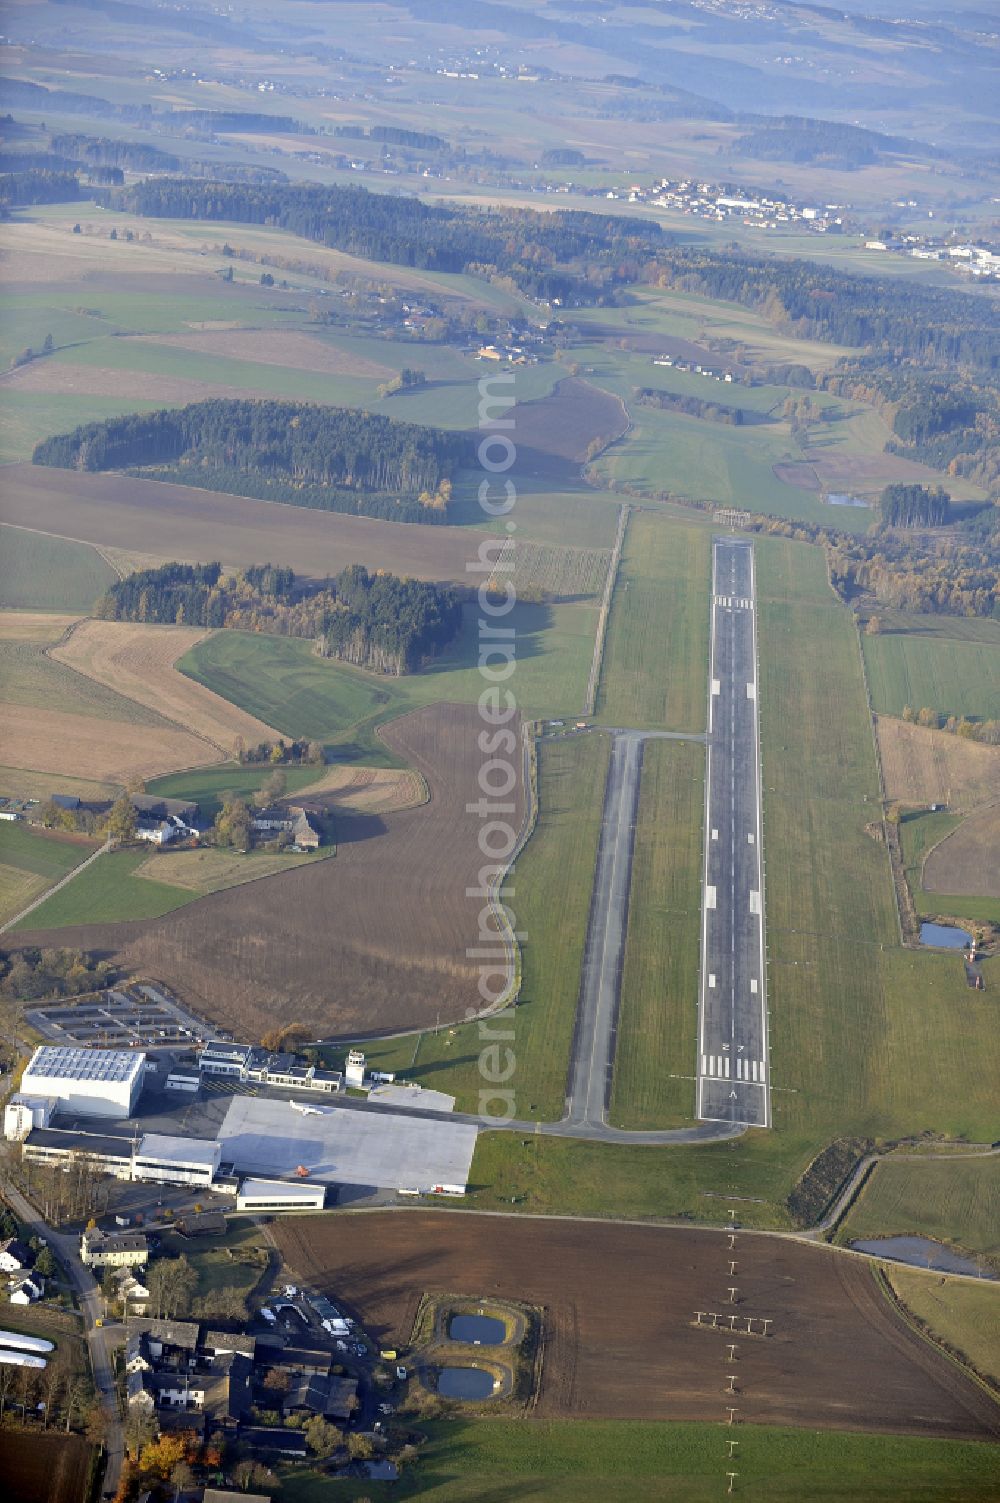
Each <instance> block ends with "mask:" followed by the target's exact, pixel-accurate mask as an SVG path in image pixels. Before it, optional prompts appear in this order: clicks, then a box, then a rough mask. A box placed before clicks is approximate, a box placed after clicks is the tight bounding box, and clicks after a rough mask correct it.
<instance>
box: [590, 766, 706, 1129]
mask: <svg viewBox="0 0 1000 1503" xmlns="http://www.w3.org/2000/svg"><path fill="white" fill-rule="evenodd" d="M704 798H705V750H704V748H703V747H701V746H696V745H691V744H687V743H684V742H679V741H647V743H646V746H645V749H644V753H643V766H642V784H641V787H640V793H639V814H638V820H637V823H636V832H635V852H634V856H633V865H632V888H631V897H630V900H629V917H628V938H627V941H626V946H625V964H624V969H623V974H622V992H621V1007H620V1011H619V1017H618V1043H617V1051H616V1054H615V1068H614V1077H613V1080H612V1094H611V1104H610V1119H611V1121H612V1122H613V1123H614V1124H615V1125H616V1126H617V1127H628V1128H633V1129H634V1128H647V1127H673V1126H676V1125H679V1124H680V1123H682V1122H686V1121H690V1120H691V1119H692V1117H693V1115H694V1086H693V1083H692V1081H691V1080H690V1079H689V1078H685V1079H678V1078H676V1077H678V1076H683V1077H690V1075H691V1073H692V1071H693V1069H694V1062H695V1050H696V1046H697V1006H698V957H699V947H700V933H699V930H700V914H701V906H700V905H701V882H700V875H701V842H702V811H703V807H704Z"/></svg>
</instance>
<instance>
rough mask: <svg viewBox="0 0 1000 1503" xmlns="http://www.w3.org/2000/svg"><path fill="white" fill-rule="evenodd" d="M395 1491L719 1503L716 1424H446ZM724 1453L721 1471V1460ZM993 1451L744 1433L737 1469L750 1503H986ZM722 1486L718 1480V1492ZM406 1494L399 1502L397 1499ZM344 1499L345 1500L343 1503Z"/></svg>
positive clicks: (307, 1474)
mask: <svg viewBox="0 0 1000 1503" xmlns="http://www.w3.org/2000/svg"><path fill="white" fill-rule="evenodd" d="M421 1429H423V1430H426V1431H427V1432H428V1434H429V1441H428V1444H427V1445H426V1446H424V1447H422V1448H421V1450H420V1454H419V1458H418V1460H417V1463H416V1465H415V1467H414V1468H413V1470H412V1471H411V1472H408V1473H407V1474H405V1475H404V1478H403V1479H402V1481H401V1482H398V1483H392V1484H382V1485H381V1486H382V1487H384V1492H383V1491H379V1484H369V1485H368V1487H367V1488H366V1494H367V1495H369V1496H370V1497H371V1498H372V1499H373V1500H377V1503H383V1500H385V1503H388V1500H389V1498H390V1487H391V1488H392V1490H393V1491H392V1494H391V1496H392V1497H402V1498H407V1499H409V1498H411V1497H419V1498H420V1499H421V1500H423V1503H482V1500H483V1499H484V1498H489V1497H490V1496H491V1493H493V1494H494V1495H495V1490H496V1479H497V1477H498V1476H503V1477H504V1478H505V1479H509V1486H510V1488H513V1489H515V1490H516V1491H515V1492H514V1493H513V1495H512V1494H511V1493H510V1492H507V1497H511V1496H513V1497H517V1496H522V1497H530V1499H531V1500H532V1503H715V1500H716V1499H717V1498H718V1496H719V1490H720V1486H721V1485H722V1484H724V1483H725V1476H724V1472H725V1470H726V1467H725V1459H726V1456H727V1454H728V1452H727V1450H726V1447H725V1446H722V1447H721V1448H720V1441H719V1430H718V1426H717V1425H697V1424H666V1423H659V1424H657V1423H650V1422H643V1421H641V1420H615V1421H607V1420H604V1421H602V1420H585V1421H580V1420H532V1421H530V1422H529V1423H525V1422H524V1421H523V1420H517V1421H511V1420H506V1421H505V1420H497V1419H475V1420H471V1421H469V1420H460V1419H459V1420H456V1419H452V1420H446V1421H431V1422H429V1423H426V1424H425V1423H422V1424H421ZM720 1453H721V1458H722V1459H721V1460H720ZM994 1460H995V1457H994V1453H993V1449H992V1447H990V1446H985V1445H981V1444H977V1443H976V1442H974V1441H945V1440H930V1439H920V1438H915V1437H909V1436H905V1437H904V1436H893V1435H860V1434H856V1433H849V1432H844V1431H841V1432H834V1431H816V1432H814V1433H812V1434H810V1433H809V1432H807V1431H804V1430H792V1429H778V1428H775V1427H772V1426H766V1425H746V1426H744V1427H743V1429H742V1432H741V1435H740V1448H739V1468H740V1483H741V1486H742V1488H743V1493H744V1496H745V1497H747V1498H749V1499H753V1500H756V1503H765V1500H766V1503H801V1500H802V1497H803V1489H804V1488H808V1496H809V1499H810V1503H842V1500H843V1499H844V1498H845V1497H849V1498H850V1499H851V1500H852V1503H899V1500H900V1499H901V1498H903V1497H905V1498H908V1499H912V1500H914V1503H918V1500H919V1503H992V1498H993V1493H994V1491H995V1489H994V1484H993V1470H992V1469H993V1462H994ZM720 1479H721V1481H720ZM401 1488H402V1489H403V1491H400V1489H401ZM338 1493H339V1489H337V1485H336V1484H333V1485H332V1486H331V1483H330V1480H329V1478H328V1477H327V1476H326V1475H325V1474H324V1473H321V1472H319V1471H317V1470H314V1469H312V1468H303V1467H297V1468H296V1469H295V1470H294V1471H292V1470H289V1471H288V1472H287V1473H285V1475H284V1476H283V1477H282V1498H283V1499H284V1500H285V1503H325V1500H327V1499H330V1498H337V1497H338ZM343 1496H344V1497H346V1496H347V1495H346V1494H344V1495H343Z"/></svg>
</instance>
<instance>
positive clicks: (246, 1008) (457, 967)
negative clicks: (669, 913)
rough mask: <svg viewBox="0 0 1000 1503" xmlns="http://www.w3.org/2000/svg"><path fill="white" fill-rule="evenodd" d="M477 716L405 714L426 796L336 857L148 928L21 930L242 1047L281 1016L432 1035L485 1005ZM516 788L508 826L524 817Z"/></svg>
mask: <svg viewBox="0 0 1000 1503" xmlns="http://www.w3.org/2000/svg"><path fill="white" fill-rule="evenodd" d="M480 729H481V722H480V720H479V716H478V712H477V708H476V707H475V706H465V705H435V706H431V707H429V708H427V709H422V710H416V711H414V712H412V713H411V714H409V715H404V716H401V717H400V718H399V719H398V720H394V721H393V722H392V723H391V724H390V725H388V726H387V727H385V728H384V730H383V731H382V735H383V737H384V739H385V741H386V743H387V744H388V745H389V746H390V747H391V748H392V750H393V751H395V752H396V753H398V755H399V756H400V757H401V759H403V760H404V761H406V762H407V763H408V764H409V765H410V766H411V767H413V768H414V769H415V770H416V771H417V772H418V773H420V774H421V775H422V777H423V779H424V781H425V782H426V784H427V788H428V791H429V794H430V798H429V800H428V801H427V802H426V803H423V804H421V805H420V806H419V807H416V808H410V809H404V810H399V811H397V812H394V813H366V814H360V813H359V814H357V815H354V816H352V817H351V818H345V819H341V820H339V821H337V823H336V840H337V854H336V856H335V857H333V858H332V859H330V860H326V861H317V862H315V863H312V864H306V865H304V866H300V867H298V868H296V869H295V870H294V871H290V872H286V873H284V874H283V875H280V876H274V877H265V878H262V879H261V880H260V881H258V882H253V883H250V884H249V885H247V886H245V887H238V888H233V889H230V890H227V891H225V892H219V893H215V894H213V895H212V896H211V897H207V898H203V899H201V900H200V901H198V902H195V903H191V904H189V905H188V906H186V907H184V908H181V909H178V910H177V911H176V912H174V913H172V914H167V915H166V916H165V917H163V918H161V919H153V920H150V921H147V922H141V923H125V924H107V925H105V924H102V925H88V926H80V927H76V928H66V929H60V930H53V931H51V933H50V934H49V935H47V936H41V935H39V934H38V933H37V932H36V933H35V934H33V935H30V934H28V933H27V932H25V933H24V934H23V935H22V934H20V933H19V934H18V941H19V942H21V943H25V944H28V943H32V942H33V943H45V944H47V943H54V944H59V945H62V946H66V945H70V946H79V947H80V948H82V949H88V950H89V949H96V950H100V951H103V952H111V953H116V954H118V955H119V956H120V957H121V959H122V962H123V964H124V965H125V966H126V967H127V968H128V969H130V970H137V971H138V970H141V971H143V972H145V973H146V974H147V975H151V976H155V977H157V978H158V979H159V980H161V981H163V982H165V983H166V984H167V985H169V986H172V987H174V988H176V990H177V991H178V993H179V994H180V995H181V996H184V997H187V998H188V1000H189V1001H190V1002H191V1003H192V1005H193V1006H195V1007H196V1008H197V1009H198V1010H199V1011H202V1012H204V1013H205V1014H206V1015H207V1016H208V1017H210V1018H212V1019H213V1020H214V1021H218V1022H222V1023H225V1024H226V1025H227V1026H228V1027H230V1028H232V1029H233V1031H234V1032H236V1033H237V1034H238V1035H239V1036H240V1037H241V1038H242V1037H246V1038H259V1037H260V1035H261V1034H262V1033H263V1032H265V1031H266V1030H267V1029H269V1028H273V1027H274V1025H275V1023H276V1022H278V1021H289V1022H290V1021H293V1020H294V1021H299V1022H303V1023H305V1024H307V1025H308V1026H309V1027H311V1028H315V1029H317V1030H318V1031H320V1032H322V1033H325V1034H334V1033H340V1034H351V1033H355V1034H356V1033H364V1032H382V1031H388V1030H391V1029H393V1028H406V1027H426V1026H428V1025H431V1024H433V1023H434V1021H435V1019H436V1018H437V1017H440V1020H441V1021H442V1022H445V1021H446V1020H451V1019H456V1018H461V1017H462V1016H463V1015H464V1012H465V1009H466V1008H468V1007H472V1008H478V1007H479V1006H481V1005H482V1004H481V1002H480V998H479V995H478V989H477V980H478V977H479V967H478V963H477V962H476V961H473V960H471V959H469V958H468V956H467V954H466V951H467V950H468V949H469V948H470V947H475V946H476V945H477V943H479V942H480V941H479V910H480V908H481V907H482V903H481V901H480V900H479V899H478V898H469V897H467V896H466V889H467V888H473V889H475V887H476V886H477V884H478V881H479V875H478V874H479V870H480V867H481V866H482V864H483V859H484V858H483V857H482V856H481V855H480V852H479V845H478V837H479V827H480V821H479V819H478V818H477V817H476V816H475V815H470V814H469V813H467V812H466V805H467V804H469V803H473V802H475V800H476V799H478V798H479V796H480V789H479V784H478V770H479V767H480V765H481V764H482V762H483V761H484V760H486V759H485V758H484V757H483V756H482V754H481V753H480V751H479V749H478V745H477V737H478V733H479V731H480ZM513 760H514V761H515V763H516V764H517V770H518V774H519V784H518V787H517V788H516V790H515V791H514V792H513V793H512V795H511V797H510V802H512V803H514V805H515V813H514V814H513V815H512V816H511V823H512V824H513V825H514V826H515V827H517V826H519V824H520V821H521V819H522V817H523V813H522V811H523V791H522V789H521V787H520V753H519V752H518V753H517V755H516V756H515V758H514V759H513Z"/></svg>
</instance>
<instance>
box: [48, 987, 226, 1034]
mask: <svg viewBox="0 0 1000 1503" xmlns="http://www.w3.org/2000/svg"><path fill="white" fill-rule="evenodd" d="M27 1021H28V1022H29V1023H30V1024H31V1026H32V1027H33V1028H37V1030H38V1032H39V1033H41V1034H42V1035H43V1036H44V1037H45V1038H46V1039H48V1040H49V1042H50V1043H53V1044H77V1045H82V1044H90V1045H97V1046H99V1047H103V1048H106V1049H129V1048H142V1049H158V1048H170V1047H173V1048H176V1047H177V1046H178V1045H182V1046H184V1047H190V1046H191V1045H193V1044H200V1043H204V1042H205V1040H206V1039H208V1038H210V1037H211V1036H212V1032H213V1030H212V1029H211V1028H210V1026H209V1024H208V1023H206V1022H205V1020H204V1019H203V1018H199V1017H196V1016H195V1015H194V1013H191V1012H189V1011H188V1010H187V1009H186V1008H185V1007H182V1006H181V1004H180V1003H179V1002H178V1001H177V1000H176V999H175V998H174V997H172V996H171V995H170V994H169V993H168V992H166V991H165V990H163V988H161V987H157V986H151V985H149V984H148V983H145V982H144V983H142V984H138V985H135V986H123V987H112V988H110V989H109V990H108V991H106V992H101V993H99V994H98V995H97V996H92V997H85V998H83V999H82V1000H81V1001H79V1002H75V1003H65V1002H60V1003H56V1004H53V1005H52V1006H51V1007H37V1008H33V1009H32V1010H31V1011H30V1012H29V1013H28V1014H27Z"/></svg>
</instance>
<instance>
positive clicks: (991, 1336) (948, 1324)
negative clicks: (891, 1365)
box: [887, 1264, 1000, 1390]
mask: <svg viewBox="0 0 1000 1503" xmlns="http://www.w3.org/2000/svg"><path fill="white" fill-rule="evenodd" d="M887 1275H888V1278H889V1282H890V1283H891V1284H892V1287H893V1289H894V1290H895V1291H896V1294H897V1296H898V1297H899V1299H900V1300H902V1302H903V1304H904V1305H905V1306H906V1308H907V1310H908V1311H909V1312H910V1314H911V1315H913V1316H915V1317H916V1319H917V1321H918V1322H919V1323H920V1325H921V1326H922V1327H923V1328H924V1330H926V1331H928V1332H929V1333H930V1335H931V1336H932V1337H934V1338H935V1339H936V1340H938V1341H940V1342H942V1343H943V1344H944V1345H945V1346H946V1347H948V1348H949V1349H950V1350H951V1351H953V1352H957V1353H959V1354H960V1356H961V1357H963V1358H964V1359H965V1360H966V1361H967V1362H969V1363H971V1365H972V1366H973V1367H974V1368H975V1370H976V1372H978V1373H980V1374H981V1375H982V1376H983V1377H984V1378H986V1379H988V1380H989V1381H990V1382H992V1383H993V1385H994V1387H995V1388H997V1389H998V1390H1000V1347H998V1345H997V1339H996V1333H997V1327H998V1326H1000V1287H998V1286H997V1285H996V1284H989V1283H985V1282H983V1283H981V1284H970V1283H969V1282H968V1280H967V1279H949V1278H947V1277H941V1276H940V1275H936V1274H935V1275H931V1274H928V1273H924V1272H921V1271H920V1270H918V1269H915V1268H901V1267H899V1265H898V1264H892V1265H890V1266H889V1268H888V1269H887Z"/></svg>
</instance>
